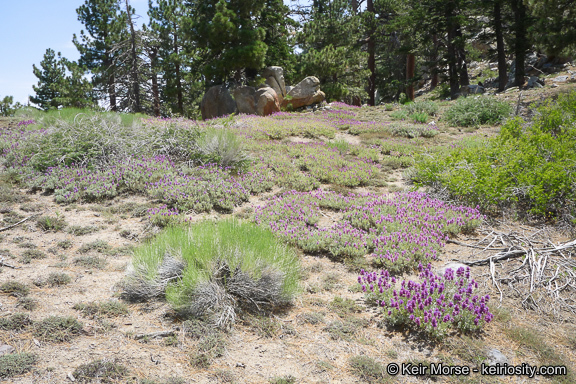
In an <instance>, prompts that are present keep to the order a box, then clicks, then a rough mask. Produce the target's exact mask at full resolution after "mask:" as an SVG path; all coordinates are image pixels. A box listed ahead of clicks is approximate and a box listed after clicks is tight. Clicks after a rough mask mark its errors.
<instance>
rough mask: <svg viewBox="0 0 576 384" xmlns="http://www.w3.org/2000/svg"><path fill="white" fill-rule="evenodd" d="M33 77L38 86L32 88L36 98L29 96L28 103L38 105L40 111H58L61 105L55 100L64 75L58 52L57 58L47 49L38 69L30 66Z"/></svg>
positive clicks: (58, 94) (52, 51)
mask: <svg viewBox="0 0 576 384" xmlns="http://www.w3.org/2000/svg"><path fill="white" fill-rule="evenodd" d="M32 67H33V68H34V75H35V76H36V77H37V78H38V85H33V86H32V88H33V89H34V92H36V96H31V97H30V101H31V102H32V103H34V104H36V105H38V106H39V107H40V108H41V109H44V110H48V109H58V107H59V106H60V105H61V104H60V103H59V102H58V101H57V98H58V97H60V84H61V83H62V81H63V79H64V75H65V73H66V71H65V69H64V65H63V63H62V56H61V55H60V52H58V58H56V53H55V52H54V50H53V49H50V48H48V49H47V50H46V53H45V54H44V58H43V59H42V61H41V62H40V67H41V69H40V68H37V67H36V65H32Z"/></svg>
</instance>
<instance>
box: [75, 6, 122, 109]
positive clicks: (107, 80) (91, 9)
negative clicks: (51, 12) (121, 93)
mask: <svg viewBox="0 0 576 384" xmlns="http://www.w3.org/2000/svg"><path fill="white" fill-rule="evenodd" d="M76 12H77V14H78V20H80V21H81V22H82V24H84V26H85V27H86V32H84V30H82V31H81V32H80V39H78V37H77V36H76V35H74V39H73V42H74V45H75V46H76V48H77V49H78V51H79V52H80V60H79V64H80V65H81V66H83V67H85V68H87V69H89V70H90V71H91V72H92V74H93V77H92V83H93V85H94V87H95V89H96V90H97V91H99V93H101V94H102V93H106V94H107V95H108V102H109V105H110V109H111V110H113V111H116V110H118V102H117V89H116V87H117V84H116V82H117V81H116V75H117V71H118V68H117V64H116V62H115V59H116V57H117V56H118V55H119V54H120V53H121V52H118V51H117V50H114V46H115V45H116V44H118V43H119V42H121V41H124V40H126V38H127V35H128V32H127V23H126V13H125V12H122V10H121V8H120V4H119V2H118V0H85V3H84V5H82V6H80V7H79V8H78V9H76Z"/></svg>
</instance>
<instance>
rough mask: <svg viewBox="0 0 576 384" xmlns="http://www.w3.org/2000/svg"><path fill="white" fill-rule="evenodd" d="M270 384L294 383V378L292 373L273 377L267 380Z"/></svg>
mask: <svg viewBox="0 0 576 384" xmlns="http://www.w3.org/2000/svg"><path fill="white" fill-rule="evenodd" d="M268 382H269V383H270V384H295V383H296V378H295V377H294V376H292V375H285V376H279V377H273V378H271V379H270V380H268Z"/></svg>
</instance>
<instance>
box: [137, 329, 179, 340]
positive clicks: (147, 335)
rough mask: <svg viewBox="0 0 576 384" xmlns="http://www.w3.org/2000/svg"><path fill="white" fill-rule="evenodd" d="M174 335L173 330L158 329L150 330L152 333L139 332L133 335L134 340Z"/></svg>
mask: <svg viewBox="0 0 576 384" xmlns="http://www.w3.org/2000/svg"><path fill="white" fill-rule="evenodd" d="M170 336H174V331H160V332H152V333H139V334H137V335H135V336H134V340H141V339H155V338H157V337H170Z"/></svg>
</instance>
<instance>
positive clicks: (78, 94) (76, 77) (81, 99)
mask: <svg viewBox="0 0 576 384" xmlns="http://www.w3.org/2000/svg"><path fill="white" fill-rule="evenodd" d="M62 64H63V65H64V67H65V68H66V71H67V73H69V74H67V75H66V76H65V77H64V78H62V79H61V81H59V82H58V84H57V88H58V92H59V96H58V97H56V98H55V100H56V102H57V103H59V104H60V105H62V106H63V107H74V108H93V107H96V106H97V103H96V95H95V94H94V91H93V87H92V84H91V83H90V81H89V80H88V79H86V78H85V77H84V75H85V74H86V71H85V70H84V69H83V68H81V67H80V66H79V65H78V63H77V62H75V61H69V60H68V59H66V58H62Z"/></svg>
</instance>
